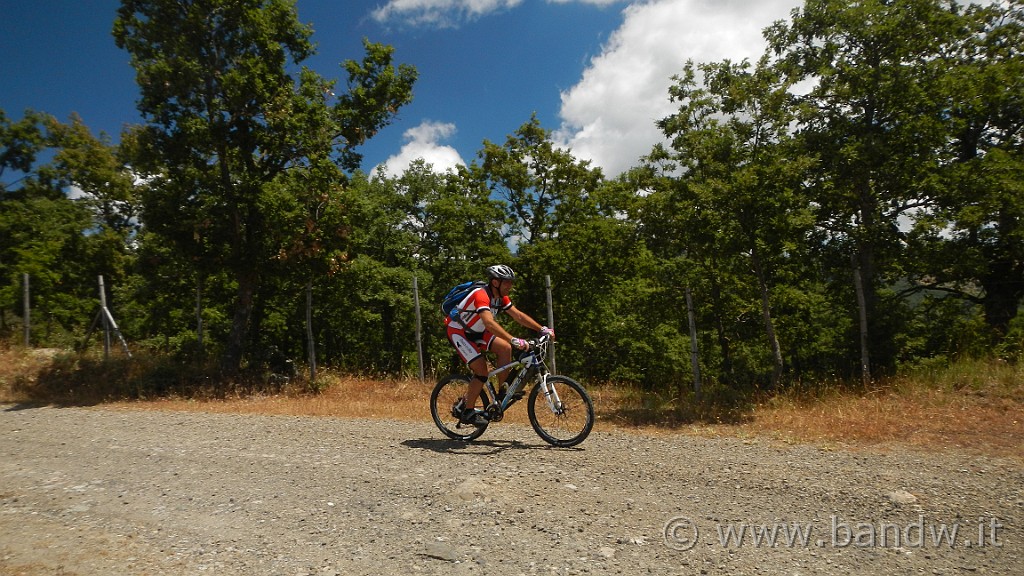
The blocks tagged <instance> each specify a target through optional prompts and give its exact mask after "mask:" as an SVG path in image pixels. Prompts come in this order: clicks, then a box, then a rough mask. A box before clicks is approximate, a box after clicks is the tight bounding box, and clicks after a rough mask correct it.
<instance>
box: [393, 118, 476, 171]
mask: <svg viewBox="0 0 1024 576" xmlns="http://www.w3.org/2000/svg"><path fill="white" fill-rule="evenodd" d="M453 134H455V124H451V123H446V122H433V121H430V120H425V121H423V122H421V123H420V124H419V125H418V126H415V127H413V128H409V129H408V130H406V131H405V133H404V134H403V136H404V137H405V140H406V143H405V144H404V145H402V149H401V150H399V151H398V153H397V154H395V155H394V156H391V157H390V158H388V159H387V160H385V161H384V162H383V165H384V166H385V171H386V173H387V174H388V175H389V176H399V175H401V174H402V172H404V171H405V170H406V168H408V167H409V165H410V164H412V163H413V162H414V161H416V160H420V159H422V160H423V161H425V162H426V163H427V164H430V165H432V166H433V167H434V170H435V171H437V172H444V171H446V170H448V169H454V168H455V167H456V166H459V165H463V166H464V165H465V164H466V163H465V162H464V161H463V160H462V156H461V155H459V152H458V151H457V150H456V149H455V148H452V147H451V146H447V145H444V144H441V141H443V140H444V139H446V138H449V137H451V136H452V135H453ZM376 171H377V169H376V168H375V169H374V172H376Z"/></svg>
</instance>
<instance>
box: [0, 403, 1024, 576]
mask: <svg viewBox="0 0 1024 576" xmlns="http://www.w3.org/2000/svg"><path fill="white" fill-rule="evenodd" d="M1022 490H1024V465H1022V463H1021V462H1020V461H1017V460H1009V459H998V458H992V457H985V456H978V455H972V454H968V453H953V452H943V453H921V452H915V451H910V450H904V449H902V448H890V449H887V450H885V451H881V450H873V451H863V450H852V449H824V448H821V447H816V446H810V445H786V444H782V443H778V442H774V441H769V440H750V439H738V438H725V439H723V438H700V437H693V436H689V435H683V434H679V435H664V436H643V435H637V434H631V433H624V432H595V433H593V434H592V435H591V436H590V438H588V439H587V441H586V442H584V443H583V444H582V445H580V446H579V447H578V448H577V449H553V448H549V447H547V445H545V444H544V443H543V442H542V441H541V440H540V439H539V438H537V437H536V436H535V435H534V434H533V432H532V430H530V429H529V428H528V427H521V426H516V425H513V424H510V423H503V424H500V425H495V426H492V428H491V429H489V430H488V431H487V433H486V434H485V435H484V436H483V437H482V438H481V439H480V440H478V441H476V442H473V443H470V444H464V443H458V442H453V441H449V440H447V439H445V438H443V437H442V436H441V434H440V432H438V431H437V430H436V429H434V427H433V425H432V424H431V423H430V422H395V421H375V420H356V419H334V418H304V417H282V416H250V415H212V414H201V413H175V412H151V411H136V410H124V409H112V408H50V407H47V408H38V407H23V406H11V405H7V406H0V503H2V508H0V574H65V575H69V574H104V575H108V574H160V575H163V574H202V573H208V574H217V575H222V574H228V575H230V574H246V575H253V574H255V575H262V574H283V575H299V574H302V575H307V574H308V575H333V574H342V575H355V574H374V575H379V574H444V575H459V574H489V575H490V574H495V575H504V574H544V575H556V574H630V575H633V574H643V573H649V574H730V575H741V574H844V575H845V574H1008V575H1020V574H1024V534H1022V531H1021V530H1022V527H1024V492H1022ZM762 529H764V530H765V531H762ZM772 530H774V537H775V541H774V545H772V544H771V542H770V537H771V536H772ZM740 531H743V536H744V538H743V541H742V543H740V542H739V535H740ZM757 537H759V538H760V540H759V541H756V540H757Z"/></svg>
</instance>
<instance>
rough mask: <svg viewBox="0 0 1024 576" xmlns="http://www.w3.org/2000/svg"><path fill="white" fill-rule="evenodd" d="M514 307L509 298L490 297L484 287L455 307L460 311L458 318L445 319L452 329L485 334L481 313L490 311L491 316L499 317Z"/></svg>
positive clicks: (471, 293)
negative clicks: (499, 314) (503, 311)
mask: <svg viewBox="0 0 1024 576" xmlns="http://www.w3.org/2000/svg"><path fill="white" fill-rule="evenodd" d="M511 307H512V300H510V299H509V297H508V296H497V297H495V298H491V297H490V293H489V292H488V291H487V287H486V286H483V287H480V288H477V289H476V290H473V291H472V292H470V293H469V294H467V295H466V297H465V298H464V299H463V300H462V302H459V303H458V305H456V306H455V309H456V310H458V318H457V319H455V320H453V319H452V318H451V317H447V318H445V324H447V325H448V326H449V327H451V328H463V329H465V330H466V331H467V332H472V333H475V334H483V333H484V332H485V331H486V328H485V327H484V321H483V320H482V319H481V318H480V312H481V311H483V310H490V311H491V314H493V315H494V316H497V315H498V313H499V312H501V311H502V310H508V309H509V308H511Z"/></svg>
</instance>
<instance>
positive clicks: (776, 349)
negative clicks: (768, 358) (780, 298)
mask: <svg viewBox="0 0 1024 576" xmlns="http://www.w3.org/2000/svg"><path fill="white" fill-rule="evenodd" d="M751 263H752V264H753V265H754V273H755V274H757V285H758V287H759V288H760V289H761V315H762V316H763V317H764V330H765V334H767V336H768V345H769V346H770V347H771V350H772V388H773V389H775V388H778V386H779V381H780V380H782V368H783V364H782V348H781V347H780V346H779V338H778V336H777V335H776V334H775V324H774V322H772V306H771V297H770V295H769V291H768V282H767V281H766V280H765V277H764V268H763V267H762V266H761V258H760V257H759V256H758V254H757V248H756V247H755V248H754V249H753V250H752V251H751Z"/></svg>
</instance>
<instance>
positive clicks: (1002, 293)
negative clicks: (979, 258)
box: [981, 261, 1024, 340]
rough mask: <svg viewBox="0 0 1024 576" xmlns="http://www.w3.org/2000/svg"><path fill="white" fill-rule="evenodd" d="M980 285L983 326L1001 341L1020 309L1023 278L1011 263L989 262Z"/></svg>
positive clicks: (1023, 284)
mask: <svg viewBox="0 0 1024 576" xmlns="http://www.w3.org/2000/svg"><path fill="white" fill-rule="evenodd" d="M981 285H982V286H983V287H984V288H985V298H984V300H983V303H984V309H985V324H986V325H987V326H988V327H989V328H991V329H992V331H993V333H994V334H995V337H996V338H997V339H1000V340H1001V339H1002V338H1003V337H1004V336H1006V334H1007V333H1008V332H1009V331H1010V323H1011V322H1012V321H1013V319H1014V318H1016V317H1017V311H1018V310H1019V309H1020V304H1021V298H1022V297H1024V277H1022V275H1021V273H1020V271H1019V270H1015V267H1014V265H1013V263H1011V262H1006V261H1000V262H990V264H989V267H988V270H987V273H986V274H985V275H984V276H983V277H982V278H981Z"/></svg>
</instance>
